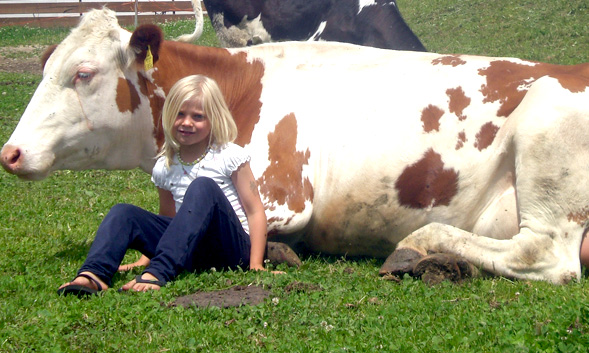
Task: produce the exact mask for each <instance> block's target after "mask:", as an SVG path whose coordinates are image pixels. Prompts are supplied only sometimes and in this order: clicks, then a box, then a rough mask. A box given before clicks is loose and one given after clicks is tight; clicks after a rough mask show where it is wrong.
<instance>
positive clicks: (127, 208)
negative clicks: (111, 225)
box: [106, 203, 138, 218]
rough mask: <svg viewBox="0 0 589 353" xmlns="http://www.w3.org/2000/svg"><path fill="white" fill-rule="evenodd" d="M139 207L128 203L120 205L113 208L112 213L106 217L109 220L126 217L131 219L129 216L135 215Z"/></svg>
mask: <svg viewBox="0 0 589 353" xmlns="http://www.w3.org/2000/svg"><path fill="white" fill-rule="evenodd" d="M137 208H138V207H137V206H134V205H130V204H126V203H119V204H116V205H114V206H113V207H111V209H110V211H109V212H108V214H107V215H106V217H108V218H116V217H124V218H129V216H131V215H133V214H135V213H136V212H137Z"/></svg>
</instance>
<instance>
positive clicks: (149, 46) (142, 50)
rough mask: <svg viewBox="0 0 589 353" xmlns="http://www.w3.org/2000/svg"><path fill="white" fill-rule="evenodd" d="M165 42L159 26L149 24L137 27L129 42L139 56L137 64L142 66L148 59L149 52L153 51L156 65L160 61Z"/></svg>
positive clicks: (136, 59)
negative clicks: (162, 46)
mask: <svg viewBox="0 0 589 353" xmlns="http://www.w3.org/2000/svg"><path fill="white" fill-rule="evenodd" d="M163 40H164V34H163V33H162V30H161V29H160V28H159V27H158V26H156V25H149V24H148V25H141V26H139V27H137V29H136V30H135V31H134V32H133V35H131V41H130V42H129V46H130V47H131V48H133V51H134V52H135V53H136V55H137V56H136V57H135V62H137V63H138V64H141V65H142V64H143V63H144V62H145V58H146V57H148V51H151V56H152V57H153V62H154V63H155V62H156V61H157V60H158V59H159V50H160V45H161V43H162V41H163Z"/></svg>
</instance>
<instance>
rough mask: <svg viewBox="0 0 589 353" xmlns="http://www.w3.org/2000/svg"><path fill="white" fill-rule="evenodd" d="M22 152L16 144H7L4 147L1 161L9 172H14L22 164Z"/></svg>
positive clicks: (0, 157)
mask: <svg viewBox="0 0 589 353" xmlns="http://www.w3.org/2000/svg"><path fill="white" fill-rule="evenodd" d="M21 161H22V153H21V151H20V148H18V147H16V146H11V145H6V146H4V148H2V153H1V154H0V162H1V163H2V167H4V169H6V171H7V172H9V173H14V172H15V171H16V170H17V169H18V168H19V167H20V165H21Z"/></svg>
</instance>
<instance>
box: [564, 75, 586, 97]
mask: <svg viewBox="0 0 589 353" xmlns="http://www.w3.org/2000/svg"><path fill="white" fill-rule="evenodd" d="M557 79H558V83H560V85H561V86H562V88H564V89H567V90H569V91H571V92H572V93H580V92H584V91H585V90H586V89H587V87H589V80H588V79H587V77H581V76H577V75H567V74H563V75H559V76H558V77H557Z"/></svg>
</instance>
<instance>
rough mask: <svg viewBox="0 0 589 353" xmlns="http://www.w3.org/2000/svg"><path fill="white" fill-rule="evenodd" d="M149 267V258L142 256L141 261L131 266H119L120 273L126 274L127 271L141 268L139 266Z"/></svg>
mask: <svg viewBox="0 0 589 353" xmlns="http://www.w3.org/2000/svg"><path fill="white" fill-rule="evenodd" d="M147 265H149V258H148V257H147V256H145V255H141V257H140V258H139V260H137V261H135V262H133V263H131V264H126V265H121V266H119V272H125V271H130V270H131V269H133V268H135V267H139V266H147Z"/></svg>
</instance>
